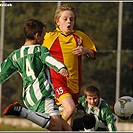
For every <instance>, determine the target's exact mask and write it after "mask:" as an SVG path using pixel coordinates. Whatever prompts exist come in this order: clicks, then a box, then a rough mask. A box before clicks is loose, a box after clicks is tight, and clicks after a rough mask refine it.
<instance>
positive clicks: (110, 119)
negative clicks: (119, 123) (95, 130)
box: [104, 109, 117, 131]
mask: <svg viewBox="0 0 133 133" xmlns="http://www.w3.org/2000/svg"><path fill="white" fill-rule="evenodd" d="M104 116H105V119H106V123H107V126H108V129H109V131H117V127H116V124H115V121H116V118H115V116H114V115H113V113H112V112H111V110H110V109H108V110H106V111H105V113H104Z"/></svg>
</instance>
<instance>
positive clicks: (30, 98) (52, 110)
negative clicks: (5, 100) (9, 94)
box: [0, 19, 71, 131]
mask: <svg viewBox="0 0 133 133" xmlns="http://www.w3.org/2000/svg"><path fill="white" fill-rule="evenodd" d="M45 32H46V27H45V25H44V24H43V23H42V22H40V21H38V20H34V19H30V20H28V21H27V22H26V23H25V24H24V34H25V38H26V40H25V43H24V45H23V46H22V47H21V48H20V49H18V50H15V51H13V52H12V53H11V54H10V55H9V56H8V57H7V58H6V59H5V61H4V62H3V63H2V64H1V65H0V83H1V82H3V81H5V80H6V79H7V78H8V77H9V76H11V75H12V74H14V73H15V72H18V73H20V75H21V77H22V79H23V102H24V104H25V106H26V107H27V108H28V109H29V110H28V109H26V108H23V107H22V106H21V105H20V104H19V103H14V104H10V105H9V106H8V107H7V108H6V109H5V110H4V112H3V114H4V115H15V116H21V117H24V118H27V119H29V120H30V121H32V122H34V123H36V124H38V125H39V126H41V127H44V128H47V129H48V130H54V131H61V130H67V131H70V130H71V128H70V126H69V125H68V124H67V123H66V122H65V121H64V120H63V119H62V118H61V117H60V114H59V111H58V107H57V106H56V103H55V100H54V92H53V86H52V84H51V79H50V74H49V67H50V68H52V69H53V70H55V71H56V72H58V73H59V74H61V75H62V76H64V77H67V76H68V71H67V68H66V66H65V65H64V64H63V63H61V62H59V61H57V60H56V59H55V58H53V57H52V56H51V55H50V53H49V50H48V49H47V48H46V47H44V46H41V45H42V43H43V41H44V35H45Z"/></svg>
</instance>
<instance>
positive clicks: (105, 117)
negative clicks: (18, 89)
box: [78, 96, 117, 131]
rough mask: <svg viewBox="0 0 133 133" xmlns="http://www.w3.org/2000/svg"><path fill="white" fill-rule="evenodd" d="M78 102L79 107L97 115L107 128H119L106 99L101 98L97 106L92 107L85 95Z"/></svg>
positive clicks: (113, 129)
mask: <svg viewBox="0 0 133 133" xmlns="http://www.w3.org/2000/svg"><path fill="white" fill-rule="evenodd" d="M78 103H79V106H78V109H82V110H84V112H85V113H86V114H94V115H95V116H97V118H98V120H99V121H100V122H102V123H103V124H104V125H105V127H106V128H107V130H109V131H116V130H117V129H116V126H115V121H116V118H115V115H114V114H113V113H112V112H111V110H110V108H109V106H108V104H107V102H106V101H105V100H104V99H102V98H100V100H99V104H98V106H97V107H96V108H93V107H91V106H90V105H89V104H88V102H86V100H85V97H84V96H82V97H80V98H79V100H78Z"/></svg>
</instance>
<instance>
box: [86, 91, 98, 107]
mask: <svg viewBox="0 0 133 133" xmlns="http://www.w3.org/2000/svg"><path fill="white" fill-rule="evenodd" d="M85 100H86V101H87V102H88V104H89V105H90V106H91V107H93V108H95V107H97V105H98V103H99V97H98V96H97V94H93V95H92V94H90V95H89V94H88V95H87V97H86V99H85Z"/></svg>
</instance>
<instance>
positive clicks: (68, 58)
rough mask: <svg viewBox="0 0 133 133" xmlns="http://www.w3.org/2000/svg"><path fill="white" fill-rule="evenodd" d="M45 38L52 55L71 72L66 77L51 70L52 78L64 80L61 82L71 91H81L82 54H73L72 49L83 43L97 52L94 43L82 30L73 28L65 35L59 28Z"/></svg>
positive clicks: (44, 44)
mask: <svg viewBox="0 0 133 133" xmlns="http://www.w3.org/2000/svg"><path fill="white" fill-rule="evenodd" d="M44 39H45V40H44V43H43V46H46V47H47V48H48V49H49V50H50V53H51V55H52V56H54V57H55V58H56V59H57V60H59V61H61V62H62V63H64V64H65V65H66V66H67V68H68V72H69V77H68V78H67V79H66V78H64V77H62V76H61V75H60V74H58V73H56V72H55V71H51V77H52V80H58V81H60V80H62V81H61V82H62V83H64V85H67V87H68V88H69V91H70V93H79V92H80V88H81V82H82V79H81V77H82V74H81V70H82V69H81V65H82V63H81V56H76V55H74V54H72V51H73V49H74V48H76V47H77V46H78V45H82V46H83V47H85V48H88V49H91V50H93V51H94V52H96V48H95V45H94V43H93V42H92V41H91V40H90V38H89V37H88V36H87V35H86V34H84V33H83V32H81V31H78V30H73V31H72V32H71V34H69V35H65V34H63V33H62V32H61V31H60V30H59V29H58V28H56V30H55V31H53V32H49V33H46V35H45V38H44ZM54 87H55V86H54Z"/></svg>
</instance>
